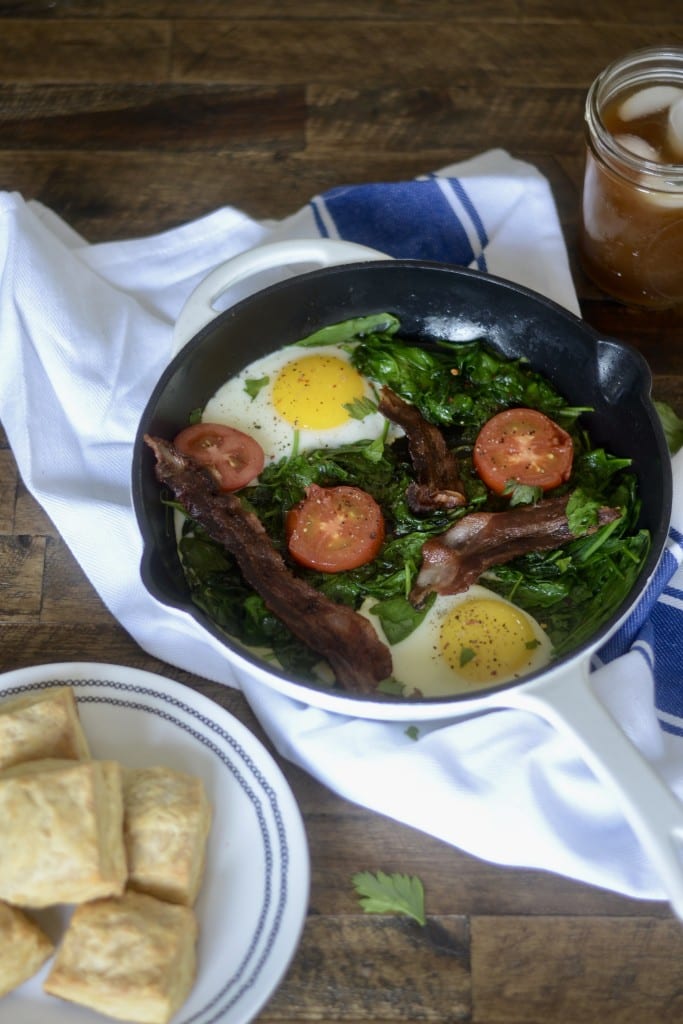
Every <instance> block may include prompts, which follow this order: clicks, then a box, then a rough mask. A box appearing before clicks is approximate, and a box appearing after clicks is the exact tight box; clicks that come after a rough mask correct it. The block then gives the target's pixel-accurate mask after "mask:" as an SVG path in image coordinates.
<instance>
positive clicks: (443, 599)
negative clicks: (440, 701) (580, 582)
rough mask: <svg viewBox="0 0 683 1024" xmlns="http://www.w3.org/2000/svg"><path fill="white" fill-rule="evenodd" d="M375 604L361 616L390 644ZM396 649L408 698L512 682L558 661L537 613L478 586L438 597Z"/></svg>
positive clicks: (364, 608) (396, 667) (400, 678)
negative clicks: (551, 661)
mask: <svg viewBox="0 0 683 1024" xmlns="http://www.w3.org/2000/svg"><path fill="white" fill-rule="evenodd" d="M373 604H374V601H372V600H367V601H365V602H364V604H363V606H362V608H361V609H360V612H361V615H363V616H364V617H365V618H366V619H368V621H369V622H370V623H372V625H373V626H374V628H375V630H376V631H377V634H378V635H379V637H380V639H381V640H383V641H384V642H385V643H387V642H388V641H387V638H386V636H385V635H384V631H383V630H382V627H381V624H380V621H379V619H378V618H377V616H376V615H373V614H372V611H371V609H372V605H373ZM390 649H391V656H392V659H393V664H394V679H396V681H397V682H399V683H402V684H403V686H404V687H405V695H406V696H412V695H415V694H416V691H419V693H420V694H421V695H422V696H424V697H443V696H448V695H450V694H454V693H463V692H465V693H466V692H469V691H473V690H477V689H482V688H483V687H486V686H493V685H495V684H496V683H504V682H510V681H512V680H515V679H519V678H521V677H522V676H525V675H528V674H529V673H530V672H535V671H536V670H538V669H541V668H544V667H545V666H546V665H547V664H548V663H549V662H550V660H551V657H552V644H551V642H550V639H549V637H548V636H547V634H546V633H545V632H544V631H543V629H542V627H541V626H540V625H539V623H538V622H537V621H536V620H535V619H534V618H533V617H532V616H531V615H529V614H527V612H525V611H522V609H521V608H518V607H517V606H516V605H514V604H512V603H511V602H510V601H507V600H506V599H505V598H502V597H500V596H499V595H498V594H495V593H494V592H493V591H491V590H488V589H487V588H486V587H481V586H479V585H478V584H477V585H474V586H472V587H470V588H469V590H467V591H465V592H464V593H462V594H450V595H446V596H442V595H437V597H436V600H435V601H434V603H433V605H432V606H431V608H430V609H429V611H428V612H427V614H426V615H425V617H424V619H423V620H422V622H421V623H420V625H419V626H417V628H416V629H414V630H413V632H412V633H411V634H410V635H409V636H407V637H406V638H405V639H403V640H401V641H400V642H399V643H397V644H393V645H390Z"/></svg>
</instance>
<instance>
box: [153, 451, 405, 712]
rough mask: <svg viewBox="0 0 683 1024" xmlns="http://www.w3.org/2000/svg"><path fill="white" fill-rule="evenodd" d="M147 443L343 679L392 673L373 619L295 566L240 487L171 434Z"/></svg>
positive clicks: (281, 613) (369, 679) (364, 686)
mask: <svg viewBox="0 0 683 1024" xmlns="http://www.w3.org/2000/svg"><path fill="white" fill-rule="evenodd" d="M145 442H146V443H147V444H148V445H149V447H150V448H151V449H152V451H153V452H154V454H155V456H156V460H157V462H156V467H155V472H156V477H157V480H158V481H159V482H160V483H161V484H164V485H165V486H166V487H168V488H169V490H170V491H172V493H173V494H174V495H175V497H176V499H177V500H178V501H179V502H180V504H181V505H182V506H183V508H184V509H185V510H186V511H187V514H188V515H189V516H190V517H191V518H192V519H194V520H195V522H197V523H200V524H201V525H202V526H203V527H204V529H205V530H206V531H207V533H208V534H209V536H210V537H211V538H212V539H213V540H215V541H216V542H217V543H218V544H222V545H223V546H224V547H225V548H226V549H227V550H228V551H229V552H230V553H231V554H232V555H233V556H234V558H235V560H236V561H237V564H238V565H239V567H240V570H241V572H242V575H243V576H244V578H245V580H246V581H247V583H248V584H249V585H250V586H251V587H253V589H254V590H255V591H256V592H257V593H258V594H260V595H261V597H262V598H263V600H264V602H265V603H266V605H267V606H268V608H269V609H270V611H272V612H273V614H274V615H276V616H277V617H278V618H279V619H280V620H281V621H282V622H284V624H285V625H286V626H287V627H288V628H289V629H290V630H291V632H292V633H293V634H294V635H295V636H296V637H298V639H299V640H302V641H303V643H305V644H307V646H308V647H310V648H311V649H312V650H314V651H316V652H317V653H318V654H320V655H321V656H322V657H323V658H326V659H327V661H328V662H329V663H330V666H331V668H332V671H333V672H334V675H335V678H336V679H337V682H338V683H339V684H340V685H341V686H343V687H345V688H346V689H349V690H354V691H357V692H360V693H371V692H373V691H374V690H375V689H376V688H377V684H378V683H380V682H381V681H382V680H383V679H386V678H388V677H389V676H391V673H392V661H391V653H390V651H389V648H388V647H387V646H386V644H384V643H382V641H381V640H380V639H379V637H378V636H377V634H376V633H375V631H374V629H373V628H372V626H371V625H370V623H369V622H368V621H367V620H366V619H364V618H363V617H362V616H361V615H358V614H357V613H356V612H355V611H354V610H353V609H352V608H349V607H348V606H347V605H341V604H336V603H335V602H334V601H330V600H329V598H327V597H325V596H324V595H323V594H320V593H319V592H318V591H317V590H315V589H314V588H313V587H311V586H310V585H309V584H307V583H306V582H305V581H304V580H301V579H299V578H298V577H297V576H295V575H294V574H293V573H292V572H290V570H289V569H288V567H287V565H286V564H285V562H284V560H283V558H282V556H281V555H280V553H279V552H278V551H277V550H276V549H275V547H274V546H273V544H272V542H271V540H270V538H269V537H268V534H267V533H266V531H265V529H264V528H263V525H262V523H261V521H260V520H259V518H258V517H257V516H256V515H254V513H253V512H250V511H249V510H248V509H245V508H244V506H243V505H242V502H241V501H240V499H239V498H238V497H237V496H236V495H235V494H229V493H225V492H220V493H218V492H217V491H216V487H215V484H214V482H213V481H212V479H211V477H210V476H209V474H208V473H207V472H206V471H205V470H204V469H203V468H202V467H200V466H199V465H198V464H197V463H196V462H195V461H194V460H193V459H191V458H188V457H187V456H185V455H183V454H182V453H181V452H179V451H178V450H177V448H175V447H174V446H173V445H172V444H171V442H170V441H166V440H164V439H163V438H159V437H150V436H149V435H145Z"/></svg>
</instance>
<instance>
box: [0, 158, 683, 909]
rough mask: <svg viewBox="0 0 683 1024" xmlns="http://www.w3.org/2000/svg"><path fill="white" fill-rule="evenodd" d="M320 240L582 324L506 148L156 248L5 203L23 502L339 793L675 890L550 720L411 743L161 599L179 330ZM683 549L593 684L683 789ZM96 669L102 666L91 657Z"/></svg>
mask: <svg viewBox="0 0 683 1024" xmlns="http://www.w3.org/2000/svg"><path fill="white" fill-rule="evenodd" d="M319 235H323V236H326V237H333V238H344V239H347V240H350V241H355V242H360V243H364V244H366V245H370V246H372V247H374V248H376V249H380V250H382V251H383V252H386V253H388V254H389V255H391V256H394V257H407V258H412V257H422V258H429V259H435V260H439V261H446V262H449V263H462V264H467V265H471V266H473V267H478V268H479V269H482V270H486V271H489V272H491V273H493V274H497V275H499V276H502V277H507V278H509V279H511V280H514V281H516V282H518V283H521V284H524V285H526V286H528V287H531V288H534V289H535V290H537V291H540V292H542V293H544V294H545V295H547V296H549V297H551V298H553V299H554V300H555V301H557V302H559V303H562V304H563V305H565V306H566V307H567V308H569V309H570V310H571V311H573V312H577V310H578V305H577V301H576V296H575V293H574V289H573V285H572V281H571V276H570V273H569V268H568V262H567V255H566V250H565V246H564V241H563V238H562V233H561V230H560V227H559V223H558V219H557V213H556V209H555V205H554V202H553V198H552V194H551V192H550V189H549V187H548V183H547V182H546V180H545V179H544V178H543V177H542V176H541V175H540V174H539V173H538V171H537V170H536V169H535V168H534V167H532V166H530V165H528V164H526V163H523V162H521V161H518V160H515V159H513V158H512V157H510V156H509V155H508V154H507V153H505V152H503V151H501V150H492V151H490V152H487V153H484V154H482V155H481V156H479V157H476V158H473V159H472V160H469V161H467V162H465V163H462V164H458V165H454V166H451V167H447V168H445V169H443V170H441V171H439V172H437V173H435V174H426V175H425V176H424V177H423V178H421V179H419V180H417V181H411V182H395V183H382V184H368V185H361V186H348V187H339V188H337V189H333V190H331V191H330V192H329V193H326V194H325V195H322V196H318V197H315V198H314V199H312V200H311V202H310V203H309V204H308V205H307V206H306V207H304V208H303V209H302V210H300V211H298V212H297V213H295V214H293V215H292V216H291V217H289V218H287V219H286V220H284V221H281V222H279V223H275V222H265V223H257V222H255V221H254V220H252V219H251V218H249V217H248V216H246V215H245V214H244V213H242V212H240V211H238V210H236V209H234V208H232V207H229V206H228V207H224V208H221V209H219V210H216V211H215V212H213V213H210V214H209V215H207V216H206V217H203V218H202V219H200V220H198V221H195V222H193V223H190V224H185V225H183V226H181V227H178V228H177V229H175V230H171V231H168V232H165V233H163V234H160V235H156V236H154V237H148V238H141V239H133V240H129V241H123V242H109V243H101V244H97V245H90V244H88V242H87V241H86V240H85V239H83V238H81V237H80V236H79V235H78V234H77V233H76V232H74V231H73V230H72V229H71V228H70V226H69V225H67V224H65V223H64V221H63V220H61V219H60V218H59V217H57V216H56V214H54V213H53V212H52V211H51V210H49V209H47V208H45V207H44V206H42V205H40V204H39V203H36V202H33V201H30V200H29V201H27V200H25V199H24V198H23V197H22V196H21V195H20V194H17V193H11V194H10V193H2V194H0V258H1V261H2V262H1V268H2V269H1V275H2V276H1V277H0V418H1V419H2V422H3V425H4V428H5V430H6V433H7V436H8V438H9V442H10V445H11V447H12V450H13V452H14V455H15V457H16V460H17V463H18V466H19V469H20V472H21V475H22V478H23V480H24V482H25V484H26V486H27V488H28V489H29V490H30V492H31V493H32V494H33V495H34V497H35V498H36V499H37V500H38V502H39V503H40V504H41V505H42V506H43V508H44V509H45V510H46V512H47V513H48V514H49V516H50V517H51V519H52V520H53V522H54V523H55V525H56V527H57V528H58V530H59V531H60V533H61V535H62V536H63V538H64V540H65V541H66V543H67V544H68V546H69V548H70V549H71V551H72V552H73V554H74V555H75V557H76V559H77V560H78V562H79V563H80V565H81V566H82V568H83V570H84V571H85V573H86V575H87V576H88V578H89V579H90V581H91V582H92V584H93V586H94V587H95V588H96V590H97V591H98V593H99V594H100V596H101V597H102V599H103V601H104V602H105V604H106V605H107V607H108V608H109V609H110V611H111V612H112V614H113V615H114V616H115V617H116V618H117V619H118V620H119V621H120V622H121V623H122V625H123V626H124V627H125V628H126V629H127V630H128V631H129V633H130V634H131V635H132V636H133V637H134V638H135V639H136V640H137V642H138V643H139V644H140V646H141V647H142V648H144V650H146V651H148V652H149V653H150V654H152V655H154V656H156V657H158V658H160V659H162V660H164V661H166V662H168V663H170V664H173V665H175V666H178V667H179V668H182V669H185V670H187V671H191V672H194V673H198V674H200V675H203V676H205V677H206V678H208V679H211V680H216V681H219V682H222V683H225V684H227V685H232V686H239V685H241V684H243V685H244V690H245V693H246V696H247V698H248V699H249V700H250V702H251V704H252V706H253V707H254V709H255V711H256V713H257V715H258V716H259V718H260V720H261V721H262V723H263V724H264V727H265V728H266V730H267V731H268V732H269V734H270V735H271V737H272V739H273V741H274V743H275V744H276V745H277V747H278V748H279V749H280V751H281V752H282V753H283V754H284V756H286V757H288V758H291V759H292V760H293V761H295V762H297V763H298V764H300V765H302V766H303V767H304V768H306V770H308V771H309V772H311V773H312V774H313V775H314V776H316V777H318V778H320V779H321V780H322V781H324V782H325V783H326V784H327V785H328V786H330V787H331V788H332V789H334V790H336V791H337V792H339V793H341V794H343V795H344V796H346V797H348V798H349V799H351V800H353V801H356V802H358V803H360V804H364V805H366V806H368V807H371V808H373V809H375V810H376V811H377V812H379V813H384V814H387V815H391V816H393V817H395V818H397V819H398V820H401V821H404V822H406V823H408V824H410V825H414V826H416V827H418V828H420V829H423V830H425V831H426V832H429V833H432V834H434V835H437V836H440V837H441V838H443V839H444V840H446V841H447V842H449V843H452V844H454V845H456V846H458V847H460V848H462V849H464V850H467V851H470V852H472V853H473V854H476V855H478V856H480V857H483V858H486V859H488V860H491V861H494V862H496V863H501V864H510V865H521V866H527V867H532V868H543V869H547V870H548V871H552V872H556V873H560V874H563V875H566V876H568V877H571V878H576V879H581V880H584V881H587V882H591V883H594V884H596V885H600V886H603V887H606V888H609V889H613V890H615V891H618V892H623V893H627V894H631V895H634V896H639V897H656V898H661V897H662V895H663V893H662V892H661V887H660V884H659V882H658V879H657V877H656V875H655V873H654V872H653V870H652V868H651V867H650V865H649V864H648V863H647V861H646V860H645V858H644V857H643V854H642V852H641V850H640V847H639V845H638V843H637V842H636V840H635V839H634V837H633V835H632V834H631V831H630V829H629V827H628V826H627V824H626V823H625V821H624V819H623V817H622V815H621V812H620V811H619V809H618V808H617V807H616V805H615V802H614V799H613V796H612V794H611V792H610V791H609V790H608V789H606V788H605V787H603V786H602V785H601V784H600V783H599V782H597V781H596V779H595V778H594V777H593V775H592V774H591V773H590V771H589V770H588V769H587V768H586V767H585V765H584V764H583V762H582V761H581V759H580V757H578V756H577V752H576V749H575V748H574V746H573V744H572V742H571V741H570V740H568V739H567V738H566V737H564V736H561V735H560V734H559V733H557V732H555V731H554V730H553V729H552V728H550V727H549V726H548V725H546V724H545V723H544V722H543V721H541V720H540V719H538V718H536V717H535V716H533V715H531V714H528V713H525V712H519V711H512V710H510V711H502V712H496V713H492V714H487V715H483V716H479V717H476V718H468V719H465V720H454V721H448V722H435V723H423V724H422V725H421V727H420V731H419V736H418V739H417V740H414V739H411V738H410V737H409V736H407V735H406V731H405V726H404V725H401V724H386V723H384V724H383V723H377V722H367V721H360V720H355V719H347V718H344V717H342V716H339V715H336V714H332V713H328V712H324V711H320V710H316V709H313V708H308V707H306V706H305V705H302V704H299V703H297V702H296V701H292V700H291V699H289V698H286V697H283V696H281V695H278V694H275V693H273V692H271V691H270V690H268V691H265V690H263V689H261V688H259V687H254V686H253V685H251V684H249V683H247V682H246V681H244V680H240V679H239V678H238V677H237V675H236V673H235V671H234V670H232V669H230V668H229V666H228V665H227V663H226V661H225V659H224V657H223V656H222V653H221V649H220V646H219V645H218V644H217V643H216V642H215V641H213V640H212V639H211V638H209V637H208V636H206V635H205V634H204V633H203V632H202V630H201V629H200V628H199V627H198V626H197V625H196V624H195V623H194V622H193V621H192V620H191V619H189V618H188V617H187V616H185V615H184V614H182V613H179V612H175V611H172V610H170V609H168V608H166V607H162V606H160V605H159V604H158V603H157V602H156V601H154V600H153V599H152V598H151V597H150V595H149V594H148V593H147V591H146V590H145V588H144V587H143V585H142V583H141V580H140V576H139V559H140V554H141V541H140V537H139V533H138V529H137V525H136V522H135V518H134V514H133V510H132V505H131V497H130V470H131V456H132V446H133V441H134V437H135V432H136V429H137V426H138V422H139V418H140V415H141V413H142V411H143V408H144V406H145V403H146V401H147V399H148V397H149V395H150V393H151V391H152V389H153V387H154V384H155V383H156V381H157V379H158V377H159V375H160V374H161V372H162V370H163V369H164V367H165V366H166V365H167V363H168V361H169V358H170V356H171V353H172V333H173V324H174V321H175V319H176V318H177V316H178V314H179V312H180V310H181V308H182V306H183V304H184V303H185V301H186V299H187V298H188V297H189V295H190V293H191V292H192V290H193V289H194V287H195V286H196V285H197V284H198V283H199V282H200V281H201V280H202V278H203V277H204V276H205V275H206V274H207V273H208V272H209V271H210V270H212V269H213V268H214V267H215V266H216V265H218V264H219V263H221V262H223V261H224V260H226V259H228V258H230V257H231V256H233V255H235V254H237V253H239V252H241V251H243V250H245V249H248V248H250V247H253V246H255V245H258V244H261V243H263V242H265V241H271V240H277V239H283V238H293V237H317V236H319ZM676 469H677V476H678V470H679V469H681V467H676ZM680 504H681V503H680V497H679V498H678V501H677V506H676V514H675V517H674V523H675V526H676V527H677V528H678V529H679V530H683V508H681V507H680ZM678 540H679V535H678V534H676V533H674V534H673V535H672V540H671V542H670V550H669V552H668V553H667V556H666V561H665V564H664V566H663V572H662V578H661V580H660V581H658V584H657V587H656V589H655V591H654V592H653V594H652V598H653V599H654V598H656V597H661V600H660V601H656V602H655V603H654V605H653V607H652V611H650V604H648V606H647V614H646V615H645V618H646V621H645V623H644V625H643V627H642V629H640V631H639V632H638V636H637V638H636V643H635V646H634V647H633V649H631V648H630V642H631V640H632V639H633V637H631V636H629V641H628V643H627V644H626V645H625V646H622V649H620V650H617V649H614V650H612V651H611V652H608V654H609V656H610V657H614V655H615V654H616V655H617V657H616V659H614V660H612V661H611V662H610V663H609V664H608V665H606V666H605V667H604V668H601V669H600V670H599V673H598V675H597V676H596V678H598V676H599V679H598V683H599V686H598V688H599V690H600V692H601V695H602V696H603V697H604V699H605V701H606V703H607V704H608V705H609V706H610V708H611V709H612V711H613V713H614V714H615V715H616V717H617V718H618V720H619V721H620V722H621V723H622V724H623V726H624V728H625V730H626V731H628V732H629V734H630V735H631V736H632V738H633V739H634V741H635V742H636V743H637V744H638V745H639V746H640V747H641V749H642V750H643V751H644V753H645V754H646V756H647V757H649V758H650V760H652V761H653V762H655V763H656V767H657V770H658V771H660V772H661V773H662V774H663V775H664V777H665V778H666V779H667V780H668V781H669V782H670V784H671V785H672V787H674V788H675V789H677V790H678V791H679V793H680V791H681V787H682V786H683V740H682V739H681V738H680V737H681V736H682V735H683V706H681V699H680V696H679V693H678V687H677V671H678V665H679V647H680V643H681V638H682V637H683V634H681V633H680V631H679V630H678V629H677V626H676V615H675V613H676V612H678V610H679V608H680V605H681V597H682V596H683V580H679V578H678V577H677V576H674V577H673V579H670V577H671V575H672V572H673V569H674V567H675V565H676V564H677V562H678V560H679V549H678ZM672 618H673V623H672V621H671V619H672ZM638 626H639V628H640V622H639V623H638ZM632 632H633V631H632ZM660 635H661V636H662V637H663V638H665V640H666V645H667V653H666V657H665V659H664V660H663V661H662V679H663V680H664V682H663V683H662V685H661V686H659V688H658V691H657V693H658V698H660V697H661V700H660V707H659V709H658V708H657V707H656V702H655V700H654V699H653V685H654V678H653V664H654V659H655V654H654V653H653V651H654V648H655V647H656V646H657V645H656V642H655V639H653V637H655V638H656V637H657V636H660ZM83 656H84V659H87V660H92V652H91V651H85V650H84V652H83ZM658 671H659V661H657V672H658ZM655 675H656V673H655ZM658 685H659V684H658ZM662 695H664V696H662ZM662 701H663V703H662ZM636 712H637V713H636ZM363 866H365V865H363ZM378 866H380V867H381V866H382V865H378ZM407 867H408V866H407Z"/></svg>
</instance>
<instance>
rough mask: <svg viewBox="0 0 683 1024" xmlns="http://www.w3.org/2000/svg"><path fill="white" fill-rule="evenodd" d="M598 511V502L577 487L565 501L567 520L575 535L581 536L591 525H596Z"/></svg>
mask: <svg viewBox="0 0 683 1024" xmlns="http://www.w3.org/2000/svg"><path fill="white" fill-rule="evenodd" d="M599 511H600V502H598V501H595V500H594V499H593V498H590V497H589V496H588V495H587V494H586V493H585V491H583V490H582V489H581V488H580V487H577V488H576V490H575V491H574V492H573V493H572V494H571V496H570V498H569V501H568V502H567V522H568V523H569V529H570V530H571V532H572V533H573V534H574V536H575V537H583V536H584V535H585V534H586V533H588V531H589V530H590V529H591V528H592V527H594V526H597V524H598V513H599Z"/></svg>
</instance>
